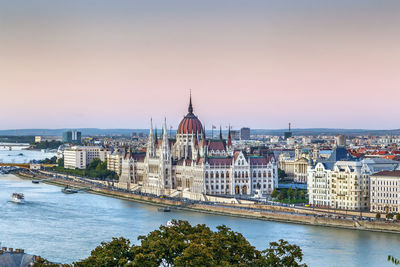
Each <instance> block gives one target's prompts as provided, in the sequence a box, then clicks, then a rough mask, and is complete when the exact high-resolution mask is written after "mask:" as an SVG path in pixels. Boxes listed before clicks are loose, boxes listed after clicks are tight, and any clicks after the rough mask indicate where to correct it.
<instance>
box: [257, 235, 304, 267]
mask: <svg viewBox="0 0 400 267" xmlns="http://www.w3.org/2000/svg"><path fill="white" fill-rule="evenodd" d="M269 245H270V247H269V249H266V250H264V251H263V253H264V257H265V259H266V264H265V265H263V266H282V267H298V266H307V265H306V264H305V263H304V264H300V262H302V261H303V252H302V251H301V248H300V247H299V246H296V245H290V244H289V243H288V242H287V241H285V240H283V239H280V240H279V243H278V242H271V243H270V244H269Z"/></svg>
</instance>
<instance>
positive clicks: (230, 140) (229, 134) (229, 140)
mask: <svg viewBox="0 0 400 267" xmlns="http://www.w3.org/2000/svg"><path fill="white" fill-rule="evenodd" d="M231 146H232V138H231V126H230V125H229V131H228V147H231Z"/></svg>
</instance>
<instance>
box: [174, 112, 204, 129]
mask: <svg viewBox="0 0 400 267" xmlns="http://www.w3.org/2000/svg"><path fill="white" fill-rule="evenodd" d="M191 133H194V134H196V133H199V134H201V133H203V126H202V125H201V122H200V120H199V119H198V118H197V117H196V116H195V115H193V114H188V115H186V116H185V117H184V118H183V120H182V121H181V123H180V124H179V127H178V134H191Z"/></svg>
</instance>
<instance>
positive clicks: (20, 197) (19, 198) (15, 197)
mask: <svg viewBox="0 0 400 267" xmlns="http://www.w3.org/2000/svg"><path fill="white" fill-rule="evenodd" d="M11 201H12V202H14V203H18V204H22V203H25V196H24V194H22V193H13V194H12V195H11Z"/></svg>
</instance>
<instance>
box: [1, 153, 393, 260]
mask: <svg viewBox="0 0 400 267" xmlns="http://www.w3.org/2000/svg"><path fill="white" fill-rule="evenodd" d="M19 153H23V154H24V155H23V156H19V155H18V154H19ZM53 155H54V154H53V153H43V152H40V151H27V150H22V151H1V150H0V162H29V161H30V160H32V159H43V158H46V157H52V156H53ZM13 192H22V193H24V194H25V196H26V200H27V203H26V204H24V205H17V204H14V203H11V202H9V199H10V195H11V194H12V193H13ZM170 219H184V220H188V221H190V222H191V223H192V224H198V223H204V224H207V225H208V226H210V227H212V228H213V229H215V227H216V226H218V225H221V224H225V225H227V226H229V227H231V228H232V229H233V230H235V231H238V232H241V233H243V234H244V236H245V237H246V238H247V239H248V240H249V241H250V242H251V243H252V244H253V245H254V246H256V247H257V248H258V249H264V248H266V247H267V246H268V243H269V242H271V241H276V240H279V239H280V238H283V239H285V240H288V241H289V242H291V243H295V244H297V245H299V246H300V247H301V248H302V249H303V252H304V259H305V262H306V263H307V264H309V265H310V266H322V265H325V266H392V265H390V264H388V263H387V262H386V257H387V255H388V254H393V255H397V256H400V249H399V248H400V246H399V245H400V234H386V233H374V232H364V231H355V230H344V229H334V228H324V227H317V226H303V225H297V224H285V223H275V222H264V221H257V220H247V219H239V218H232V217H226V216H215V215H205V214H198V213H194V212H182V211H174V212H170V213H163V212H158V211H157V207H154V206H151V205H144V204H139V203H133V202H128V201H123V200H119V199H113V198H107V197H103V196H97V195H93V194H87V193H79V194H73V195H66V194H63V193H61V191H60V188H59V187H55V186H52V185H46V184H32V183H31V181H28V180H21V179H19V178H17V177H15V176H13V175H0V242H1V243H2V245H4V246H9V247H14V248H24V249H25V250H26V251H27V252H28V253H31V254H35V255H41V256H43V257H45V258H48V259H50V260H52V261H56V262H65V263H70V262H72V261H76V260H79V259H82V258H86V257H87V256H89V254H90V251H91V250H92V249H94V248H95V247H96V246H97V245H99V244H100V242H101V241H109V240H111V238H112V237H119V236H124V237H127V238H129V239H130V240H131V241H132V242H137V241H136V239H137V236H138V235H144V234H147V233H148V232H150V231H152V230H154V229H156V228H158V227H159V226H160V225H161V224H165V223H166V221H167V220H170Z"/></svg>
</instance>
